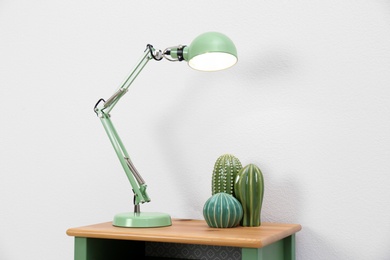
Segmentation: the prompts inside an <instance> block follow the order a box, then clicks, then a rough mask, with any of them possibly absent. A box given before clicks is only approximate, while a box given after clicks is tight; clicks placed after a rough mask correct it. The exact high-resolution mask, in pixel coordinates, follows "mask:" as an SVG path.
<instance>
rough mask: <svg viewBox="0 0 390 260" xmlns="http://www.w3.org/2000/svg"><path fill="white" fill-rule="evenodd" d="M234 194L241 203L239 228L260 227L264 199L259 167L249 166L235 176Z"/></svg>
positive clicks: (262, 181) (262, 180) (262, 179)
mask: <svg viewBox="0 0 390 260" xmlns="http://www.w3.org/2000/svg"><path fill="white" fill-rule="evenodd" d="M234 194H235V197H236V198H237V199H238V201H240V202H241V205H242V209H243V211H244V215H243V218H242V220H241V223H240V224H241V226H244V227H256V226H260V225H261V220H260V214H261V207H262V204H263V197H264V178H263V174H262V172H261V171H260V169H259V167H257V166H256V165H254V164H249V165H247V166H245V167H244V168H242V170H241V171H240V172H239V173H238V174H237V177H236V180H235V183H234Z"/></svg>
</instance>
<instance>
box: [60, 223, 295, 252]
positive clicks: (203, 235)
mask: <svg viewBox="0 0 390 260" xmlns="http://www.w3.org/2000/svg"><path fill="white" fill-rule="evenodd" d="M299 230H301V225H299V224H279V223H262V224H261V226H260V227H235V228H210V227H209V226H208V225H207V224H206V222H205V221H204V220H190V219H173V220H172V226H169V227H159V228H122V227H114V226H113V225H112V222H105V223H100V224H95V225H90V226H84V227H78V228H70V229H68V230H67V231H66V233H67V234H68V235H69V236H74V237H88V238H106V239H122V240H137V241H150V242H170V243H182V244H198V245H214V246H233V247H248V248H261V247H264V246H267V245H269V244H272V243H274V242H276V241H278V240H280V239H283V238H285V237H287V236H290V235H292V234H294V233H296V232H298V231H299Z"/></svg>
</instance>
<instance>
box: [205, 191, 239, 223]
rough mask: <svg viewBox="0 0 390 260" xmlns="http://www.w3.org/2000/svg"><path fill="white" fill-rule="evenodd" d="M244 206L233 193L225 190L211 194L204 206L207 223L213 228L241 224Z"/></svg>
mask: <svg viewBox="0 0 390 260" xmlns="http://www.w3.org/2000/svg"><path fill="white" fill-rule="evenodd" d="M242 214H243V211H242V206H241V204H240V202H239V201H238V200H237V199H236V198H235V197H233V196H232V195H229V194H226V193H224V192H221V193H217V194H214V195H213V196H211V197H210V198H209V199H208V200H207V201H206V203H205V204H204V207H203V216H204V219H205V220H206V223H207V225H209V226H210V227H213V228H232V227H236V226H238V225H239V224H240V221H241V218H242Z"/></svg>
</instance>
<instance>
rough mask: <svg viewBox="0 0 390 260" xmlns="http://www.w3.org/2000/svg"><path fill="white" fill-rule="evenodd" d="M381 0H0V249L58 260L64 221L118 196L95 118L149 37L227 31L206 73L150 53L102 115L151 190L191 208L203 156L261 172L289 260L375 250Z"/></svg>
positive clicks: (385, 133)
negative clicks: (223, 50) (218, 59)
mask: <svg viewBox="0 0 390 260" xmlns="http://www.w3.org/2000/svg"><path fill="white" fill-rule="evenodd" d="M389 10H390V3H389V2H388V1H352V0H350V1H240V2H238V1H226V0H224V1H222V0H218V1H191V2H190V1H184V2H183V1H182V2H180V3H179V4H178V3H177V2H173V1H123V0H122V1H101V0H100V1H96V0H95V1H74V0H73V1H72V0H71V1H59V0H54V1H42V0H41V1H27V0H24V1H23V0H18V1H15V0H14V1H11V0H3V1H1V2H0V95H1V96H0V97H1V111H2V113H1V117H2V119H1V127H0V135H1V139H0V140H1V144H0V158H1V159H0V160H1V161H0V259H4V260H19V259H64V260H65V259H72V255H73V239H72V238H71V237H68V236H67V235H66V234H65V231H66V229H67V228H69V227H76V226H82V225H87V224H93V223H99V222H105V221H110V220H111V218H112V216H113V215H114V214H115V213H118V212H121V211H127V210H131V209H132V205H131V203H132V194H131V191H130V185H129V184H128V182H127V180H126V178H125V175H124V173H123V171H122V169H121V168H120V165H119V163H118V161H117V158H116V157H115V154H114V151H113V149H112V148H111V146H110V143H109V141H108V139H107V138H106V136H105V133H104V130H103V127H102V126H101V124H100V122H99V120H98V118H97V117H96V116H95V114H94V113H93V110H92V108H93V105H94V104H95V102H96V101H97V100H98V99H99V98H100V97H104V98H108V97H109V96H110V95H111V94H112V93H113V92H114V91H115V90H116V88H117V87H118V86H119V84H120V83H121V82H122V80H123V79H124V78H125V76H126V75H127V73H128V72H129V71H130V70H131V69H132V66H133V65H134V64H135V63H136V61H137V60H138V59H139V57H140V56H141V55H142V52H143V50H144V48H145V46H146V44H147V43H151V44H153V45H154V46H155V47H156V48H162V49H163V48H165V47H168V46H172V45H176V44H180V43H190V41H191V40H192V39H193V38H194V37H196V36H197V35H198V34H200V33H202V32H205V31H220V32H223V33H225V34H227V35H228V36H229V37H230V38H232V39H233V40H234V42H235V43H236V45H237V49H238V52H239V63H238V64H237V66H235V67H233V68H231V69H230V70H227V71H223V72H219V73H201V72H197V71H193V70H191V69H189V68H188V67H187V65H185V64H178V63H174V64H172V63H169V62H167V61H162V62H159V63H158V62H150V63H149V64H148V66H147V67H146V68H145V70H144V71H143V73H142V74H141V75H140V76H139V77H138V78H137V80H136V82H135V83H134V85H133V86H132V87H131V89H130V91H129V93H128V95H127V96H126V97H124V99H123V100H121V103H120V104H118V106H117V107H116V108H115V110H114V111H113V112H112V118H113V121H114V123H116V126H117V128H118V131H119V133H120V134H121V136H122V138H123V141H124V142H125V144H126V146H127V148H128V150H129V152H130V154H131V156H132V160H133V162H134V163H135V164H136V166H137V168H138V170H139V171H140V172H141V173H142V175H143V177H144V178H145V179H146V180H147V183H148V186H149V194H150V196H151V197H152V200H153V202H152V203H150V204H148V205H144V206H143V209H144V210H145V211H163V212H169V213H170V214H171V215H172V216H173V217H179V218H200V219H201V218H202V213H201V212H202V207H203V204H204V202H205V201H206V199H207V198H208V197H209V196H210V183H211V172H212V168H213V165H214V162H215V160H216V159H217V157H218V156H220V155H221V154H223V153H232V154H234V155H236V156H237V157H238V158H240V160H241V162H242V163H243V164H244V165H245V164H248V163H254V164H257V165H258V166H259V167H260V168H261V169H262V171H263V174H264V178H265V182H266V184H265V185H266V191H265V201H264V207H263V212H262V219H263V221H272V222H289V223H300V224H301V225H302V227H303V229H302V231H301V232H299V233H298V234H297V258H298V259H302V260H303V259H305V260H318V259H326V260H329V259H340V260H345V259H354V260H356V259H375V260H379V259H390V249H389V244H388V238H389V236H390V224H389V223H390V220H389V214H390V206H389V198H390V191H389V185H390V177H389V173H390V134H389V133H390V116H389V112H390V111H389V110H390V102H389V99H390V72H389V70H390V11H389Z"/></svg>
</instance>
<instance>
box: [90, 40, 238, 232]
mask: <svg viewBox="0 0 390 260" xmlns="http://www.w3.org/2000/svg"><path fill="white" fill-rule="evenodd" d="M163 58H165V59H167V60H169V61H183V60H184V61H187V62H188V65H189V66H190V67H191V68H193V69H196V70H200V71H217V70H222V69H226V68H229V67H231V66H233V65H234V64H235V63H236V62H237V50H236V47H235V46H234V44H233V42H232V41H231V40H230V39H229V38H228V37H227V36H225V35H224V34H221V33H218V32H207V33H204V34H201V35H199V36H198V37H197V38H195V39H194V40H193V41H192V43H191V44H190V45H189V46H185V45H178V46H175V47H170V48H166V49H165V50H164V51H161V50H156V49H154V48H153V46H152V45H150V44H148V45H147V46H146V50H145V51H144V54H143V56H142V57H141V60H140V61H139V62H138V63H137V65H136V66H135V68H134V69H133V70H132V71H131V73H130V75H129V76H128V77H127V78H126V80H125V81H124V82H123V84H122V85H121V86H120V87H119V89H118V90H117V91H116V92H115V93H114V94H113V95H112V96H111V97H110V98H108V99H107V100H104V99H99V100H98V102H97V103H96V105H95V107H94V111H95V113H96V114H97V116H98V117H99V118H100V120H101V122H102V124H103V127H104V129H105V130H106V133H107V135H108V137H109V139H110V141H111V144H112V146H113V147H114V150H115V152H116V154H117V156H118V158H119V161H120V163H121V165H122V167H123V169H124V171H125V173H126V176H127V178H128V180H129V182H130V185H131V187H132V189H133V193H134V211H133V212H124V213H119V214H116V215H115V216H114V220H113V223H112V224H113V225H114V226H118V227H163V226H170V225H172V222H171V217H170V215H169V214H166V213H159V212H141V210H140V204H143V203H145V202H150V198H149V196H148V194H147V192H146V188H147V185H146V182H145V180H144V179H143V178H142V177H141V175H140V174H139V172H138V171H137V169H136V168H135V166H134V164H133V163H132V161H131V160H130V156H129V154H128V153H127V151H126V148H125V146H124V145H123V143H122V141H121V139H120V137H119V135H118V133H117V131H116V130H115V128H114V125H113V124H112V121H111V115H110V112H111V110H112V109H113V108H114V106H115V105H116V104H117V102H118V101H119V100H120V99H121V98H122V96H123V95H124V94H125V93H126V92H127V91H128V88H129V87H130V85H131V84H132V83H133V81H134V79H135V78H136V77H137V76H138V74H139V73H140V72H141V71H142V69H143V68H144V67H145V65H146V64H147V63H148V61H149V60H152V59H153V60H156V61H160V60H162V59H163Z"/></svg>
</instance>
